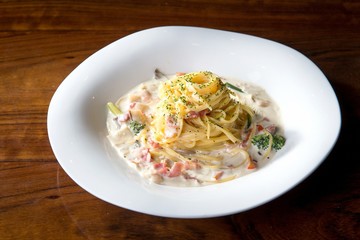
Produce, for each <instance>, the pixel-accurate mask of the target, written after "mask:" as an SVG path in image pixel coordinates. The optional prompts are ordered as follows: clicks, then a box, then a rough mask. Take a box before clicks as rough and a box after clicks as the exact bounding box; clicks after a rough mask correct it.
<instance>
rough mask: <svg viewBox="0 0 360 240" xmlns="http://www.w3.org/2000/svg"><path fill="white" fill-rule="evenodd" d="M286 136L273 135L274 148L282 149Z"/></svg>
mask: <svg viewBox="0 0 360 240" xmlns="http://www.w3.org/2000/svg"><path fill="white" fill-rule="evenodd" d="M285 141H286V140H285V138H284V137H283V136H280V135H273V144H272V148H273V149H275V150H276V151H277V150H280V149H281V148H282V147H283V146H284V145H285Z"/></svg>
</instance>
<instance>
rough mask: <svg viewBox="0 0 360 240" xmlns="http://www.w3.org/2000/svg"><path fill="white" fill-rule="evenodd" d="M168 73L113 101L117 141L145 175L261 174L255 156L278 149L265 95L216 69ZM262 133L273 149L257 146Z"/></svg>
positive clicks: (174, 181)
mask: <svg viewBox="0 0 360 240" xmlns="http://www.w3.org/2000/svg"><path fill="white" fill-rule="evenodd" d="M166 78H167V79H166V80H165V81H160V80H156V79H154V80H151V81H148V82H145V83H143V84H141V85H139V86H137V87H136V88H135V89H134V90H132V91H130V92H129V93H128V94H126V95H125V96H123V97H122V98H120V99H119V100H118V101H117V102H116V104H112V103H108V107H109V109H110V111H111V112H112V113H111V114H110V115H109V117H108V122H107V123H108V129H109V136H108V137H109V140H110V142H111V143H112V145H113V146H114V147H115V148H116V149H117V150H118V152H119V153H120V154H121V155H122V156H123V157H124V158H126V159H127V160H128V161H127V162H128V163H131V164H133V165H134V166H135V167H136V169H137V170H139V172H140V173H141V174H142V175H143V176H145V177H146V178H149V179H152V180H153V181H154V182H158V183H162V184H169V185H185V186H189V185H191V186H197V185H203V184H209V183H219V182H224V181H229V180H232V179H234V178H237V177H239V176H242V175H245V174H247V173H248V172H251V171H253V170H254V169H255V168H256V165H257V160H256V159H255V158H257V159H259V157H261V158H263V159H265V158H270V156H271V155H272V154H273V152H272V148H271V146H272V144H273V141H274V139H273V135H272V134H273V132H271V129H274V127H275V126H276V125H275V124H274V122H273V120H277V114H276V111H275V110H274V109H275V108H274V107H273V105H271V107H268V106H262V105H266V104H262V105H259V106H257V105H256V101H259V102H260V103H264V101H261V99H260V98H258V96H257V95H252V93H249V92H243V91H242V90H241V89H239V88H237V87H236V86H235V85H232V84H229V83H228V82H227V83H226V82H224V81H223V79H221V78H220V77H219V76H217V75H215V74H213V73H211V72H208V71H201V72H193V73H187V74H177V75H176V76H173V77H171V78H168V77H166ZM232 89H234V90H236V91H237V92H234V91H232ZM255 93H256V92H255ZM260 96H261V97H265V96H266V95H265V94H262V95H260ZM264 99H265V101H266V103H271V101H270V100H268V98H266V97H265V98H264ZM262 111H263V112H264V113H266V114H262ZM268 117H270V118H271V119H272V120H270V118H268ZM259 134H264V136H265V137H268V138H269V143H268V144H269V147H268V148H266V149H258V148H255V147H254V146H253V145H252V138H253V136H255V135H259ZM264 144H265V142H264Z"/></svg>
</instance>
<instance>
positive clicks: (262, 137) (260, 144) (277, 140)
mask: <svg viewBox="0 0 360 240" xmlns="http://www.w3.org/2000/svg"><path fill="white" fill-rule="evenodd" d="M272 137H273V142H272V145H271V147H272V148H273V149H275V150H276V151H277V150H280V149H281V148H282V147H283V146H284V145H285V141H286V140H285V138H284V137H283V136H280V135H278V134H275V135H272ZM269 141H270V135H268V134H265V133H264V134H258V135H256V136H254V137H253V138H252V139H251V143H252V144H254V145H255V146H256V147H257V148H258V149H262V150H265V149H267V148H268V147H269Z"/></svg>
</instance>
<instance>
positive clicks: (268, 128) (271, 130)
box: [265, 124, 276, 134]
mask: <svg viewBox="0 0 360 240" xmlns="http://www.w3.org/2000/svg"><path fill="white" fill-rule="evenodd" d="M265 129H266V130H267V131H268V132H269V133H271V134H274V133H275V132H276V126H275V125H274V124H272V125H269V126H267V127H266V128H265Z"/></svg>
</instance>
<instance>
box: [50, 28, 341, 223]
mask: <svg viewBox="0 0 360 240" xmlns="http://www.w3.org/2000/svg"><path fill="white" fill-rule="evenodd" d="M156 68H158V69H160V70H161V71H162V72H164V73H165V74H174V73H176V72H192V71H201V70H208V71H212V72H214V73H216V74H217V75H220V76H226V77H231V78H232V79H239V80H241V81H247V82H252V83H255V84H257V85H259V86H261V87H263V88H264V89H265V90H266V91H267V93H268V94H269V95H270V96H271V97H272V98H273V99H274V100H275V102H276V103H277V104H278V106H279V107H280V112H281V117H282V122H283V125H284V130H285V136H286V138H287V143H286V145H285V147H284V148H283V149H282V150H281V151H279V152H278V153H277V154H276V155H275V157H274V158H273V159H271V160H270V161H269V163H268V164H266V165H265V166H264V167H263V168H261V169H258V170H257V171H256V172H254V173H251V174H249V175H246V176H244V177H240V178H238V179H235V180H232V181H229V182H225V183H220V184H216V185H210V186H204V187H193V188H191V187H190V188H186V187H169V186H161V185H157V184H148V183H147V181H144V180H143V179H141V177H140V176H139V175H138V174H137V173H136V172H134V171H133V170H132V169H131V168H129V167H128V166H127V164H126V163H125V162H124V160H123V159H121V158H119V157H118V156H117V155H116V154H114V151H113V150H112V148H111V146H110V145H109V143H108V142H107V139H106V134H107V130H106V111H107V110H106V103H107V102H108V101H116V100H117V99H118V98H119V97H120V96H122V95H124V94H125V93H126V92H127V91H128V90H130V89H131V88H133V87H134V86H135V85H137V84H139V83H141V82H143V81H147V80H149V79H151V78H152V76H153V74H154V70H155V69H156ZM340 125H341V118H340V109H339V104H338V101H337V98H336V95H335V94H334V91H333V89H332V88H331V86H330V84H329V82H328V80H327V79H326V77H325V76H324V75H323V73H322V72H321V71H320V70H319V69H318V68H317V67H316V66H315V64H314V63H312V62H311V61H310V60H309V59H308V58H306V57H305V56H304V55H302V54H301V53H299V52H297V51H295V50H293V49H291V48H289V47H287V46H284V45H282V44H279V43H276V42H273V41H269V40H266V39H262V38H259V37H254V36H249V35H244V34H239V33H233V32H227V31H220V30H214V29H205V28H196V27H171V26H170V27H159V28H153V29H148V30H144V31H140V32H137V33H134V34H131V35H129V36H126V37H124V38H121V39H119V40H117V41H115V42H114V43H112V44H110V45H108V46H106V47H104V48H103V49H101V50H99V51H98V52H96V53H95V54H93V55H92V56H90V57H89V58H88V59H86V60H85V61H84V62H83V63H81V64H80V65H79V66H78V67H77V68H76V69H75V70H74V71H73V72H72V73H71V74H70V75H69V76H68V77H67V78H66V79H65V80H64V81H63V82H62V83H61V85H60V86H59V88H58V89H57V91H56V92H55V94H54V96H53V98H52V100H51V103H50V106H49V111H48V134H49V139H50V143H51V146H52V148H53V151H54V154H55V156H56V158H57V160H58V161H59V163H60V164H61V166H62V168H63V169H64V170H65V171H66V173H67V174H68V175H69V176H70V177H71V178H72V179H73V180H74V181H75V182H76V183H77V184H79V185H80V186H81V187H82V188H84V189H85V190H86V191H88V192H89V193H91V194H93V195H95V196H96V197H98V198H100V199H103V200H104V201H107V202H109V203H112V204H115V205H117V206H120V207H123V208H126V209H130V210H133V211H137V212H142V213H146V214H151V215H157V216H164V217H176V218H203V217H215V216H221V215H228V214H233V213H237V212H241V211H244V210H248V209H251V208H254V207H256V206H259V205H261V204H264V203H266V202H268V201H270V200H272V199H274V198H276V197H278V196H279V195H281V194H283V193H285V192H286V191H288V190H289V189H291V188H293V187H294V186H295V185H296V184H298V183H299V182H301V181H302V180H303V179H304V178H306V177H307V176H308V175H309V174H310V173H312V172H313V171H314V170H315V169H316V168H317V167H318V166H319V164H320V163H321V162H322V161H323V160H324V159H325V158H326V156H327V155H328V154H329V152H330V151H331V149H332V147H333V145H334V144H335V142H336V140H337V137H338V134H339V130H340Z"/></svg>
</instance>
